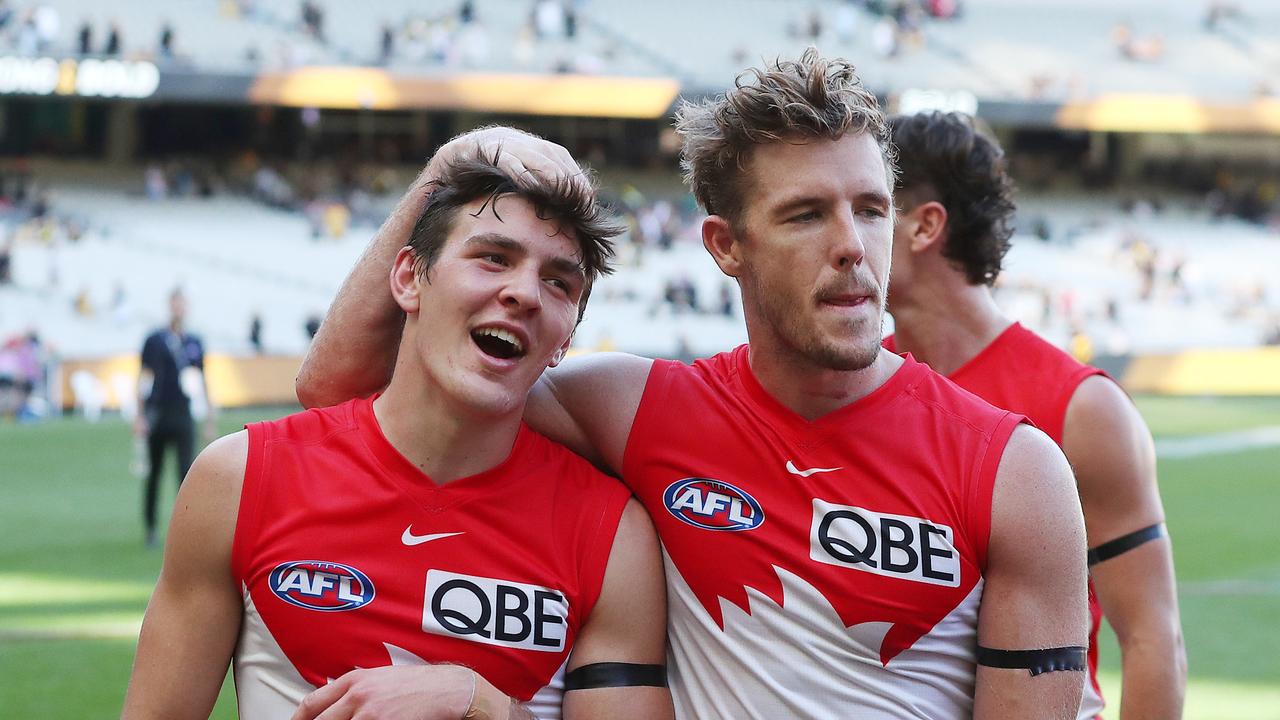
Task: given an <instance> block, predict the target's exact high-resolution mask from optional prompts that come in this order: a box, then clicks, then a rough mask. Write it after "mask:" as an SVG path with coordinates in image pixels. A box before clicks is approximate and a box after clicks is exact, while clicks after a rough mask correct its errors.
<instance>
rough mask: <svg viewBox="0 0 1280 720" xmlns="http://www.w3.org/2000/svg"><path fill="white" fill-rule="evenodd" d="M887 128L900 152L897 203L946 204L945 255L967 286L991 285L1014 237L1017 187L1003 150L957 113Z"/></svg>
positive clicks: (910, 118) (913, 118) (909, 118)
mask: <svg viewBox="0 0 1280 720" xmlns="http://www.w3.org/2000/svg"><path fill="white" fill-rule="evenodd" d="M889 124H890V129H891V130H892V132H893V144H894V145H895V146H897V148H898V154H899V161H898V187H897V189H896V191H895V194H896V195H898V196H899V197H900V200H899V202H902V203H905V202H908V201H909V202H912V203H913V206H914V205H920V204H922V203H925V202H929V201H931V200H936V201H938V202H939V203H942V206H943V207H944V208H946V209H947V236H946V240H945V242H944V244H943V246H942V256H943V257H945V258H947V259H948V260H950V261H951V263H952V264H953V265H955V266H956V267H957V268H958V269H960V270H962V271H964V274H965V278H966V279H967V280H968V281H969V284H970V285H979V284H981V285H993V284H994V283H995V281H996V277H998V276H999V275H1000V270H1001V266H1002V265H1003V263H1004V256H1005V254H1006V253H1008V252H1009V245H1010V242H1009V239H1010V237H1012V236H1013V216H1014V211H1015V206H1014V203H1013V182H1012V181H1010V179H1009V176H1008V175H1007V174H1006V173H1005V163H1004V151H1002V150H1001V149H1000V146H999V145H997V144H996V143H995V141H994V140H991V139H989V138H987V137H986V136H984V135H982V134H981V133H979V132H978V131H977V130H976V129H975V128H974V126H973V119H972V118H970V117H969V116H967V115H960V114H959V113H940V112H931V113H921V114H919V115H905V116H899V117H895V118H893V119H892V120H890V121H889ZM900 208H901V209H902V210H903V211H907V210H910V209H911V208H910V207H906V206H905V205H902V206H900Z"/></svg>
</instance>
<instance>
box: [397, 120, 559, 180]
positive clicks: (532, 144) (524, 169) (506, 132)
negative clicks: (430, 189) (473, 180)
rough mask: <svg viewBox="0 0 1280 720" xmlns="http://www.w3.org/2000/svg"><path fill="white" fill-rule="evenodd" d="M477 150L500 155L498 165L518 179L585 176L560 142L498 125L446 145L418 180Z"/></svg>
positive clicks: (473, 153) (456, 139) (486, 154)
mask: <svg viewBox="0 0 1280 720" xmlns="http://www.w3.org/2000/svg"><path fill="white" fill-rule="evenodd" d="M477 153H480V154H482V155H484V156H485V157H495V156H496V157H497V159H498V167H500V168H501V169H502V170H504V171H505V172H506V173H507V174H508V175H510V176H511V177H512V178H513V179H515V180H516V181H517V182H520V181H521V180H523V179H525V178H527V177H529V176H530V175H535V176H539V177H540V178H542V179H544V180H545V179H550V178H567V179H569V180H570V181H576V180H578V179H579V178H584V174H583V170H582V167H581V166H580V165H578V162H577V161H576V160H574V159H573V156H571V155H570V154H569V151H568V150H566V149H564V148H563V147H561V146H560V145H557V144H555V143H553V142H551V141H550V140H544V139H543V138H540V137H538V136H537V135H533V134H530V133H527V132H524V131H523V130H517V129H515V128H510V127H503V126H501V125H495V126H491V127H485V128H480V129H479V130H472V131H471V132H468V133H464V134H462V135H459V136H458V137H456V138H454V139H452V140H450V141H449V142H447V143H445V144H444V145H442V146H441V147H440V149H439V150H437V151H436V154H435V155H434V156H432V158H431V161H430V162H428V163H427V167H426V168H425V169H424V170H423V172H422V175H420V176H419V178H418V182H419V183H426V182H430V181H431V180H432V179H433V178H434V177H436V176H437V175H438V174H439V170H440V168H442V167H443V166H444V165H446V164H447V163H450V162H453V161H455V160H458V159H460V158H464V157H474V156H475V155H476V154H477ZM584 179H585V178H584Z"/></svg>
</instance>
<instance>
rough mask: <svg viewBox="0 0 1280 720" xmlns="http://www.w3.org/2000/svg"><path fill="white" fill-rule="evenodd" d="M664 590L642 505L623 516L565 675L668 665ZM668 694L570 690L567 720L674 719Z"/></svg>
mask: <svg viewBox="0 0 1280 720" xmlns="http://www.w3.org/2000/svg"><path fill="white" fill-rule="evenodd" d="M666 647H667V590H666V581H665V580H664V578H663V572H662V553H661V551H660V550H659V548H658V537H657V535H656V534H655V532H654V529H653V522H652V521H650V520H649V516H648V515H647V514H646V513H645V511H644V508H642V507H640V503H638V502H636V501H635V500H631V501H630V502H628V503H627V507H626V510H624V511H623V514H622V521H621V523H620V524H619V526H618V533H617V535H616V536H615V538H614V541H613V550H612V551H610V554H609V566H608V569H607V570H606V571H605V576H604V587H603V588H602V589H601V591H600V599H599V600H597V601H596V606H595V608H593V609H592V611H591V616H590V617H589V618H588V619H587V622H586V623H585V624H584V625H583V627H582V631H581V632H580V633H579V634H578V638H577V642H576V643H575V644H574V647H573V654H572V655H570V657H569V670H571V671H572V670H574V669H576V668H579V667H582V666H583V665H590V664H593V663H601V662H621V663H635V664H642V665H662V664H665V662H666ZM673 713H674V711H673V710H672V707H671V692H670V691H669V690H667V688H665V687H663V688H656V687H609V688H593V689H582V690H570V691H568V692H566V693H565V696H564V718H565V720H606V719H608V720H612V719H613V718H617V719H618V720H629V719H634V720H664V719H665V718H671V717H673V716H674V715H673Z"/></svg>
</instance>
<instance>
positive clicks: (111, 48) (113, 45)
mask: <svg viewBox="0 0 1280 720" xmlns="http://www.w3.org/2000/svg"><path fill="white" fill-rule="evenodd" d="M120 45H121V40H120V23H118V22H116V21H115V20H112V21H111V29H110V30H108V31H107V45H106V47H104V48H103V49H102V54H103V55H106V56H107V57H116V56H117V55H119V54H120Z"/></svg>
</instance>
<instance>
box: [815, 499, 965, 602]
mask: <svg viewBox="0 0 1280 720" xmlns="http://www.w3.org/2000/svg"><path fill="white" fill-rule="evenodd" d="M809 557H810V558H812V559H813V560H817V561H818V562H820V563H826V564H828V565H836V566H838V567H843V568H848V569H850V570H861V571H863V572H869V573H874V574H876V575H884V576H885V577H891V578H897V579H899V580H912V581H914V582H922V583H929V584H931V585H943V586H945V587H959V586H960V551H959V550H956V546H955V532H954V531H953V530H952V529H951V528H950V526H947V525H943V524H941V523H935V522H932V521H929V520H925V519H923V518H917V517H911V516H909V515H892V514H890V513H878V512H875V511H874V510H868V509H866V508H860V507H854V506H852V505H836V504H835V503H829V502H826V501H825V500H819V499H817V498H814V499H813V524H812V525H810V529H809Z"/></svg>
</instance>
